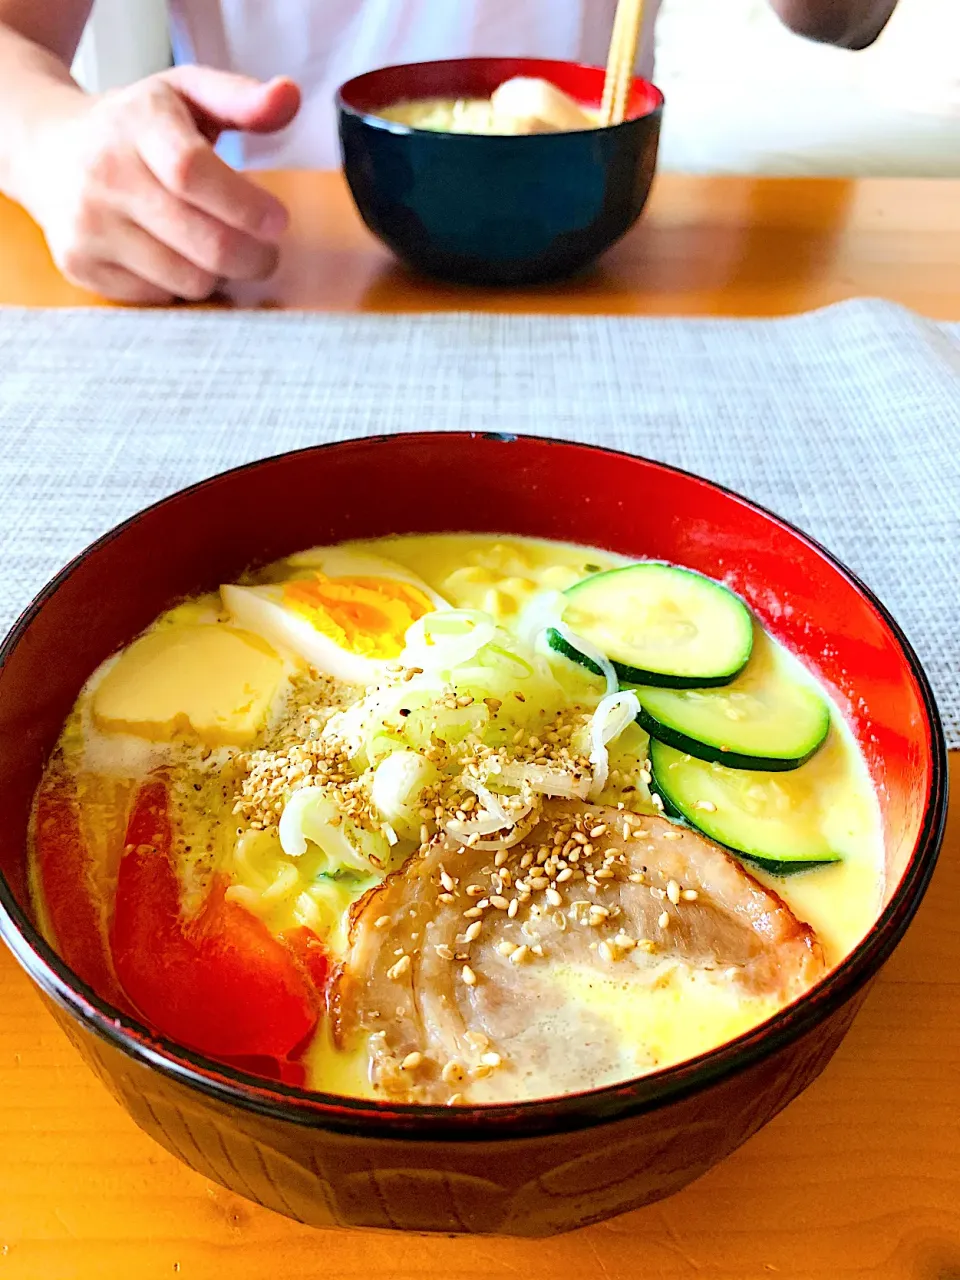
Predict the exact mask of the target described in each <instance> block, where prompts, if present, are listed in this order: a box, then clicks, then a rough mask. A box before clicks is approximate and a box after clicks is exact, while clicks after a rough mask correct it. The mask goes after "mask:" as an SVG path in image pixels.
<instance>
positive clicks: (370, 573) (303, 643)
mask: <svg viewBox="0 0 960 1280" xmlns="http://www.w3.org/2000/svg"><path fill="white" fill-rule="evenodd" d="M287 563H288V564H289V565H291V566H292V567H294V568H297V569H306V568H309V569H316V570H318V571H319V572H320V573H323V574H326V576H327V577H328V578H332V579H334V580H335V579H337V578H383V579H386V580H388V581H393V582H402V583H404V584H405V585H406V586H412V587H416V588H418V590H420V591H422V592H423V594H424V595H425V596H426V597H427V599H428V600H430V602H431V603H432V604H433V605H434V607H435V608H437V609H449V607H450V606H449V605H448V604H447V602H446V601H445V600H444V599H443V598H442V597H441V596H439V595H437V593H436V592H435V591H433V590H431V588H430V587H428V586H427V584H426V583H425V582H424V581H423V579H422V578H418V577H417V575H416V574H415V573H411V572H410V570H409V569H404V568H403V567H402V566H401V565H398V564H396V563H395V562H394V561H392V560H387V559H385V558H383V557H381V556H373V555H365V554H361V553H359V552H354V551H350V550H347V549H345V548H343V547H313V548H312V549H311V550H309V551H301V552H299V553H298V554H297V555H295V556H291V557H290V559H289V560H288V561H287ZM220 596H221V599H222V600H223V606H224V608H225V609H226V610H227V612H228V613H229V614H230V616H231V618H232V619H233V620H234V621H235V622H236V623H237V624H238V625H239V626H241V627H245V628H246V629H247V630H248V631H253V632H254V633H255V634H257V635H259V636H261V637H262V638H263V639H264V640H266V641H267V642H268V643H269V644H271V645H274V646H277V647H279V648H280V649H286V650H290V651H292V652H293V653H295V654H297V655H298V656H299V657H301V658H303V659H304V660H305V661H306V662H308V663H309V664H310V666H311V667H314V668H315V669H316V670H317V671H320V672H322V673H323V674H324V675H329V676H333V677H334V679H336V680H343V681H345V682H346V683H347V684H361V685H367V684H375V683H376V682H377V680H378V679H379V677H380V675H381V673H382V672H383V669H384V667H385V665H386V663H385V662H384V661H382V660H379V659H376V658H368V657H365V656H364V655H363V654H358V653H354V652H353V651H352V650H350V649H345V648H343V647H342V646H341V645H338V644H337V643H336V641H335V640H332V639H331V638H330V636H326V635H324V634H323V632H321V631H318V630H317V629H316V628H315V627H313V626H312V625H311V623H310V622H309V620H308V619H307V618H305V617H303V616H302V615H300V614H298V613H297V612H296V611H294V610H293V609H291V608H289V606H288V605H287V604H286V602H285V601H284V596H283V584H282V583H275V584H270V585H266V586H259V587H238V586H236V585H231V584H227V585H224V586H222V587H221V588H220Z"/></svg>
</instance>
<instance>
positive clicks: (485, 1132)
mask: <svg viewBox="0 0 960 1280" xmlns="http://www.w3.org/2000/svg"><path fill="white" fill-rule="evenodd" d="M438 435H440V436H445V437H446V438H447V439H449V440H451V441H456V440H457V439H461V440H476V439H478V438H480V439H490V440H492V441H497V442H503V441H506V442H509V441H512V440H515V439H517V438H518V437H517V436H512V435H502V434H499V433H484V432H409V433H406V432H405V433H403V436H402V438H403V439H406V440H410V441H412V442H416V441H418V440H424V441H425V440H430V439H435V438H436V436H438ZM522 438H523V439H524V440H531V441H536V442H539V443H541V444H544V445H550V446H555V447H559V448H563V449H571V450H578V449H582V450H589V451H591V452H599V453H605V454H608V455H613V456H615V457H621V458H623V459H625V460H630V461H636V460H641V461H644V462H647V463H649V464H651V465H652V466H655V467H659V468H661V469H662V470H664V471H666V472H671V473H673V474H675V475H680V476H683V477H685V478H686V479H688V480H692V481H694V482H696V483H698V484H702V485H705V486H708V487H709V488H711V489H713V490H715V491H717V492H720V493H722V494H724V495H726V496H727V497H730V498H733V499H734V500H735V501H737V502H739V503H742V504H744V505H745V506H747V507H749V508H752V509H753V510H754V511H756V512H759V513H761V514H762V515H764V516H765V517H767V518H768V519H769V520H770V521H771V522H772V523H773V524H774V525H776V526H777V527H779V528H781V529H784V530H787V531H789V532H790V533H792V534H794V535H795V536H796V537H798V538H800V539H801V540H802V541H803V542H804V543H805V544H806V545H807V546H808V547H810V548H811V549H812V550H814V551H816V552H818V553H819V554H820V555H821V556H823V557H824V559H825V560H826V561H827V562H828V564H830V565H831V566H832V567H833V568H834V569H835V570H837V571H839V572H840V573H841V574H842V575H843V576H844V577H845V578H846V579H847V581H848V582H849V583H850V584H851V585H852V586H853V587H854V588H855V589H856V590H857V591H858V592H859V594H860V595H861V596H862V597H863V598H864V599H865V600H866V601H867V603H868V604H870V605H871V606H872V607H873V608H874V609H875V610H876V612H877V614H878V615H879V617H880V618H881V620H882V621H883V623H884V624H885V625H886V627H887V628H888V629H889V630H890V632H891V634H892V635H893V637H894V639H895V640H896V642H897V644H898V646H899V648H900V650H901V652H902V653H903V655H904V657H905V658H906V660H907V664H908V666H909V668H910V671H911V674H912V675H913V678H914V680H915V681H916V683H917V687H918V690H919V693H920V701H921V702H922V704H923V707H924V711H925V713H926V719H927V731H928V736H929V742H928V749H929V762H930V788H929V792H928V795H927V798H926V804H925V807H924V815H923V822H922V825H921V828H920V832H919V834H918V836H917V840H916V844H915V846H914V849H913V852H912V854H911V856H910V860H909V862H908V863H907V866H906V868H905V869H904V872H903V875H902V877H901V879H900V882H899V885H898V886H897V889H896V891H895V892H894V894H893V896H892V898H891V899H890V901H889V902H888V903H887V905H886V907H885V908H884V909H883V911H882V912H881V913H880V915H879V917H878V918H877V920H876V922H875V923H874V925H873V927H872V928H871V930H870V932H869V933H868V934H867V936H866V937H865V938H864V939H863V940H862V941H861V942H860V943H859V944H858V946H856V947H855V948H854V950H853V951H851V952H850V954H849V955H848V956H847V957H846V958H845V959H844V960H843V961H842V962H841V963H840V964H839V965H838V966H837V967H836V969H834V970H833V971H832V972H831V973H830V974H829V975H828V977H827V978H825V979H824V981H823V982H822V983H821V984H819V985H818V986H816V987H814V988H813V989H812V990H811V991H810V992H808V993H807V994H806V995H804V996H802V997H801V998H800V999H799V1000H798V1001H796V1002H795V1003H794V1004H791V1005H788V1006H787V1007H786V1008H785V1009H783V1010H781V1011H780V1012H779V1013H777V1014H775V1015H774V1016H773V1017H772V1018H769V1019H768V1020H767V1021H766V1022H763V1023H761V1024H760V1025H759V1026H757V1027H754V1028H753V1029H752V1030H751V1031H748V1032H746V1033H744V1034H743V1035H741V1036H738V1037H737V1038H736V1039H735V1040H730V1041H727V1042H726V1043H725V1044H723V1045H720V1046H718V1047H717V1048H716V1049H712V1050H710V1051H709V1052H708V1053H704V1054H701V1055H699V1056H698V1057H696V1058H691V1059H688V1060H686V1061H684V1062H682V1063H678V1064H676V1065H675V1066H672V1067H667V1068H664V1069H663V1070H660V1071H657V1072H652V1073H651V1074H649V1075H646V1076H640V1077H636V1078H634V1079H633V1080H629V1081H624V1082H622V1083H619V1084H615V1085H607V1086H605V1087H603V1088H600V1089H593V1090H590V1091H588V1092H585V1093H576V1094H566V1095H562V1096H559V1097H553V1098H546V1099H532V1100H530V1101H523V1102H503V1103H492V1104H486V1105H483V1106H481V1105H467V1106H461V1107H457V1108H448V1107H440V1106H426V1105H420V1104H413V1103H403V1104H394V1103H385V1102H379V1101H377V1100H374V1099H367V1098H348V1097H344V1096H342V1095H339V1094H328V1093H319V1092H317V1093H311V1092H308V1091H306V1090H303V1089H299V1088H295V1087H293V1086H288V1085H282V1084H274V1083H272V1082H264V1080H263V1079H262V1078H261V1077H256V1076H252V1075H248V1074H246V1073H244V1072H240V1071H235V1070H233V1069H232V1068H229V1067H225V1066H221V1065H220V1064H218V1063H215V1062H213V1061H211V1060H209V1059H207V1058H204V1057H203V1056H202V1055H200V1054H195V1053H192V1052H191V1051H190V1050H187V1049H184V1048H183V1047H182V1046H181V1045H178V1044H176V1043H175V1042H173V1041H170V1040H166V1039H163V1038H162V1037H158V1036H154V1035H152V1034H151V1033H150V1032H149V1031H148V1030H147V1028H146V1027H145V1026H143V1025H142V1024H141V1023H139V1022H137V1021H135V1020H134V1019H131V1018H128V1017H126V1016H125V1015H123V1014H122V1013H120V1012H119V1011H118V1010H116V1009H114V1008H113V1007H112V1006H111V1005H109V1004H107V1003H106V1002H105V1001H103V1000H101V999H100V997H99V996H97V994H96V993H95V992H94V991H92V990H91V989H90V988H89V987H87V986H86V985H85V984H84V983H83V982H81V981H80V979H79V978H77V977H76V975H75V974H73V972H72V971H71V970H70V969H69V968H68V967H67V966H66V965H65V964H64V963H63V961H62V960H61V959H60V958H59V956H58V955H57V954H56V952H54V950H53V949H52V948H51V947H50V946H49V944H48V943H47V942H46V941H45V940H44V939H43V938H42V937H41V935H40V934H39V932H38V931H37V929H36V928H35V927H34V925H33V924H32V923H31V921H30V920H29V918H28V917H27V916H26V914H25V912H24V911H23V910H22V909H21V907H20V905H19V903H18V902H17V900H16V898H15V897H14V895H13V893H12V891H11V889H10V887H9V885H8V883H7V880H6V877H5V876H3V875H2V874H0V937H2V938H3V939H4V941H5V942H6V943H7V945H8V947H9V948H10V950H11V951H12V952H13V954H14V955H15V957H16V958H17V960H18V961H19V962H20V964H21V965H22V966H23V968H24V969H25V970H26V971H27V973H28V974H29V975H30V976H31V977H32V978H33V979H34V981H35V982H36V983H37V985H38V986H39V987H40V988H41V989H42V990H43V991H44V992H45V993H46V994H47V995H48V996H50V997H51V998H52V999H53V1000H54V1001H55V1002H56V1003H57V1004H58V1005H59V1006H60V1007H61V1008H63V1009H65V1010H66V1011H68V1012H69V1013H70V1014H72V1015H73V1016H74V1017H76V1018H78V1019H79V1020H80V1021H81V1022H82V1023H84V1024H85V1025H86V1026H87V1027H88V1028H89V1029H90V1030H91V1031H92V1032H93V1033H94V1034H95V1035H97V1036H99V1037H100V1038H101V1039H102V1040H105V1041H106V1042H107V1043H109V1044H110V1045H112V1046H114V1047H115V1048H117V1049H119V1050H121V1051H122V1052H123V1053H125V1054H128V1055H129V1056H130V1057H132V1058H134V1059H135V1060H137V1061H139V1062H141V1063H145V1064H146V1065H148V1066H150V1067H153V1068H154V1069H156V1070H158V1071H160V1072H161V1073H162V1074H164V1075H166V1076H169V1077H171V1078H172V1079H173V1080H175V1081H177V1082H179V1083H180V1084H182V1085H185V1086H187V1087H189V1088H192V1089H196V1090H198V1091H199V1092H201V1093H203V1094H206V1095H207V1096H209V1097H212V1098H214V1099H216V1100H218V1101H220V1102H225V1103H229V1104H233V1105H236V1106H239V1107H240V1108H242V1109H243V1110H246V1111H251V1112H254V1113H256V1114H260V1115H264V1116H269V1117H272V1118H275V1119H279V1120H282V1121H286V1122H288V1123H293V1124H299V1125H304V1126H308V1127H316V1128H327V1129H332V1130H336V1131H339V1132H345V1133H355V1134H357V1135H358V1136H364V1137H370V1138H373V1137H382V1138H393V1139H395V1140H398V1139H404V1140H412V1141H493V1140H498V1141H502V1140H504V1139H513V1138H515V1139H520V1138H529V1137H534V1136H537V1135H540V1134H549V1133H559V1132H566V1131H570V1130H577V1129H587V1128H591V1127H593V1126H595V1125H598V1124H605V1123H609V1122H612V1121H614V1120H622V1119H626V1118H628V1117H630V1116H633V1115H638V1114H641V1113H643V1112H645V1111H652V1110H656V1109H657V1108H659V1107H661V1106H664V1105H666V1104H667V1103H669V1102H673V1101H677V1100H679V1099H680V1098H682V1097H685V1096H688V1095H690V1094H693V1093H696V1092H698V1091H700V1090H702V1089H705V1088H707V1087H709V1086H710V1085H712V1084H714V1083H716V1082H718V1081H719V1080H720V1079H722V1078H723V1077H725V1076H727V1075H730V1074H732V1073H733V1072H736V1071H739V1070H742V1069H743V1068H745V1067H747V1066H749V1065H751V1064H753V1063H755V1062H758V1061H760V1060H762V1059H764V1058H766V1057H769V1056H770V1055H771V1054H773V1053H774V1052H775V1051H777V1050H780V1049H783V1048H786V1047H787V1046H788V1045H790V1044H791V1043H793V1042H794V1041H795V1040H797V1039H798V1038H799V1037H800V1036H801V1035H803V1034H804V1033H805V1032H806V1031H808V1030H810V1029H811V1028H812V1027H814V1026H815V1025H816V1024H817V1023H819V1022H822V1021H823V1020H824V1019H825V1018H826V1017H827V1016H828V1015H829V1014H831V1013H832V1012H834V1011H835V1010H836V1009H838V1008H839V1007H840V1006H841V1005H842V1004H844V1003H845V1002H846V1001H847V1000H848V999H850V998H851V997H852V996H853V995H854V994H855V993H856V992H857V991H858V990H859V989H860V988H861V987H863V986H864V985H865V984H866V983H867V982H868V981H869V980H870V979H871V978H872V977H873V976H874V975H875V974H876V972H877V970H878V969H879V968H880V967H881V965H882V964H883V963H884V962H885V961H886V960H887V959H888V957H889V956H890V954H891V953H892V951H893V950H894V948H895V947H896V945H897V944H898V943H899V941H900V939H901V938H902V937H903V934H904V932H905V931H906V929H907V926H908V925H909V924H910V921H911V920H912V919H913V916H914V914H915V913H916V910H917V908H918V906H919V905H920V901H921V899H922V897H923V893H924V890H925V889H926V886H927V884H928V883H929V880H930V877H931V875H932V874H933V870H934V868H935V866H936V862H937V857H938V854H939V850H940V845H941V843H942V839H943V832H944V826H945V823H946V812H947V751H946V743H945V740H944V736H943V728H942V725H941V723H940V716H939V713H938V711H937V706H936V702H935V700H934V697H933V692H932V690H931V688H930V684H929V681H928V680H927V677H926V674H925V672H924V670H923V667H922V666H921V664H920V661H919V659H918V657H917V655H916V653H915V652H914V650H913V647H912V645H911V644H910V642H909V641H908V640H907V638H906V636H905V635H904V633H903V631H902V630H901V628H900V627H899V625H898V624H897V622H896V621H895V620H894V618H893V617H892V616H891V614H890V613H889V611H888V610H887V609H886V607H885V606H884V605H883V604H882V603H881V601H880V600H878V598H877V597H876V596H875V595H874V593H873V592H872V591H871V590H870V588H869V587H867V586H866V585H865V584H864V583H863V582H861V581H860V579H859V578H858V577H857V576H856V575H855V574H854V573H852V572H851V571H850V570H849V569H848V568H847V567H846V566H845V565H844V564H843V563H842V562H841V561H839V560H838V559H837V558H836V556H834V555H832V554H831V553H830V552H829V551H827V550H826V548H824V547H823V546H821V544H820V543H818V542H817V541H816V540H815V539H813V538H811V537H809V536H808V535H807V534H805V533H803V532H802V531H801V530H799V529H798V528H796V526H795V525H792V524H791V523H790V522H789V521H787V520H784V519H782V518H781V517H780V516H777V515H775V514H774V513H773V512H772V511H770V510H768V509H767V508H766V507H763V506H761V505H760V504H759V503H755V502H751V501H750V500H749V499H747V498H744V497H743V496H742V495H740V494H738V493H735V492H734V491H733V490H731V489H728V488H726V487H725V486H723V485H719V484H716V483H715V482H714V481H711V480H706V479H704V478H703V477H702V476H698V475H695V474H694V473H693V472H690V471H686V470H684V469H683V468H680V467H672V466H668V465H667V464H666V463H661V462H657V461H656V460H654V459H647V458H641V457H640V455H637V454H630V453H626V452H624V451H622V450H617V449H605V448H603V447H601V446H597V445H586V444H578V443H574V442H571V441H565V440H558V439H553V438H550V437H546V436H534V435H526V434H524V435H523V437H522ZM397 439H398V437H397V436H395V435H391V436H368V437H360V438H357V439H352V440H342V441H335V442H331V443H329V444H321V445H313V446H310V447H308V448H305V449H298V450H292V451H289V452H287V453H283V454H274V455H271V456H270V457H267V458H261V459H258V460H257V461H254V462H248V463H245V464H243V465H242V466H239V467H232V468H230V469H229V470H227V471H224V472H220V473H218V474H217V475H215V476H210V477H209V478H208V479H206V480H201V481H199V482H198V483H197V484H194V485H189V486H187V487H186V488H184V489H180V490H177V492H175V493H172V494H169V495H168V496H167V497H166V498H162V499H161V500H160V501H159V502H155V503H151V504H150V506H148V507H144V508H143V509H142V510H140V511H138V512H137V513H136V514H135V515H133V516H131V517H130V518H129V519H127V520H125V521H123V522H122V523H121V524H119V525H116V526H114V528H113V529H111V530H109V531H108V532H107V533H105V534H103V535H102V536H101V537H100V538H97V539H96V540H95V541H94V542H92V543H90V544H89V546H87V547H86V548H85V549H84V550H83V551H81V552H80V554H79V555H77V556H75V557H74V558H73V559H72V560H71V561H70V562H69V563H68V564H67V565H65V566H64V568H63V569H61V570H60V572H59V573H58V574H57V575H56V576H55V577H54V578H52V579H51V580H50V581H49V582H48V583H47V585H46V586H45V587H43V588H42V590H41V591H40V592H39V593H38V594H37V595H36V596H35V597H34V599H33V600H32V601H31V603H30V604H29V605H28V607H27V608H26V609H25V610H24V612H23V613H22V614H21V615H20V617H19V618H18V619H17V621H16V623H15V624H14V626H13V627H12V628H11V630H10V632H9V633H8V635H7V636H6V638H5V639H4V641H3V643H2V645H0V668H2V667H3V666H4V665H5V664H6V661H7V660H8V658H9V656H10V654H11V653H12V652H13V650H14V649H15V648H16V646H17V645H18V644H19V643H20V640H21V638H22V636H23V634H24V632H25V631H26V630H27V628H28V627H29V626H30V624H31V622H32V621H33V619H34V618H35V617H36V616H37V614H38V613H39V612H40V610H41V609H42V608H43V607H44V605H45V604H46V602H47V600H48V599H49V598H50V597H51V596H52V595H53V594H54V592H56V591H57V589H58V588H59V587H60V585H61V583H63V582H64V581H65V580H66V579H67V578H68V577H69V576H70V575H71V574H72V573H73V571H74V570H75V569H76V567H77V566H78V565H79V564H80V563H81V562H82V561H84V560H85V559H86V557H87V556H88V555H90V554H91V552H93V551H95V550H96V549H97V548H99V547H101V546H103V545H105V544H106V543H109V542H111V541H112V540H113V539H114V538H117V537H120V536H121V535H122V534H123V532H124V531H125V529H127V528H128V527H129V526H130V525H132V524H134V523H135V522H136V521H138V520H139V519H141V518H142V517H143V516H144V515H145V514H147V513H148V512H152V511H155V510H157V509H158V508H160V507H163V506H164V505H166V504H167V503H172V502H176V501H178V500H179V499H182V498H183V497H185V496H187V495H191V494H195V493H197V492H198V491H202V490H203V489H205V488H207V487H208V486H211V485H214V484H217V483H220V482H221V481H222V480H223V479H224V477H227V476H231V475H236V474H240V473H242V472H245V471H250V470H253V469H255V468H258V467H266V466H270V465H271V464H274V463H276V462H278V461H280V460H282V459H289V458H290V457H293V456H305V455H307V454H311V455H312V454H316V453H318V452H321V451H326V450H331V449H342V448H345V447H346V448H351V447H356V446H357V445H362V446H364V447H371V446H376V445H379V444H387V443H390V444H393V445H394V446H395V444H396V441H397Z"/></svg>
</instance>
